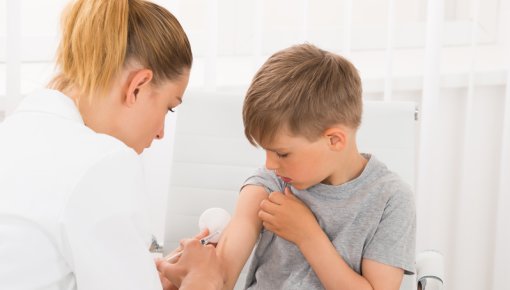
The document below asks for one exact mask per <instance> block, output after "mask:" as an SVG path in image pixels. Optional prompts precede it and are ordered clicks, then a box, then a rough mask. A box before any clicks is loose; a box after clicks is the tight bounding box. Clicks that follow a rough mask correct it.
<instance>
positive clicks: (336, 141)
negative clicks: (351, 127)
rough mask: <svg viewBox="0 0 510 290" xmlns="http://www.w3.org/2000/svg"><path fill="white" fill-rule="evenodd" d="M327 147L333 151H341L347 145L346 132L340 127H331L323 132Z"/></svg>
mask: <svg viewBox="0 0 510 290" xmlns="http://www.w3.org/2000/svg"><path fill="white" fill-rule="evenodd" d="M324 137H325V138H326V139H327V142H328V146H329V147H330V148H331V149H332V150H335V151H338V150H342V149H344V148H345V146H346V145H347V132H346V131H345V130H344V129H342V128H341V127H333V128H329V129H327V130H326V131H324Z"/></svg>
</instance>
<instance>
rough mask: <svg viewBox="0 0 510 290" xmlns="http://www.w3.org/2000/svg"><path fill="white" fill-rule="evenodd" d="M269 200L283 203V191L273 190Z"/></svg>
mask: <svg viewBox="0 0 510 290" xmlns="http://www.w3.org/2000/svg"><path fill="white" fill-rule="evenodd" d="M269 200H270V201H272V202H274V203H276V204H282V202H283V200H284V198H283V194H282V193H281V192H278V191H273V192H271V194H270V195H269Z"/></svg>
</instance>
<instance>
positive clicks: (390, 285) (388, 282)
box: [259, 188, 403, 290]
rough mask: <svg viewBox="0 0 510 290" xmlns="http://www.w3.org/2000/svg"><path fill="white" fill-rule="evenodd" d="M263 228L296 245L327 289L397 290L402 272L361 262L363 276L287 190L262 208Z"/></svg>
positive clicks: (274, 195)
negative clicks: (342, 255)
mask: <svg viewBox="0 0 510 290" xmlns="http://www.w3.org/2000/svg"><path fill="white" fill-rule="evenodd" d="M259 216H260V217H261V219H262V221H263V225H264V226H265V227H266V228H267V229H268V230H270V231H272V232H274V233H275V234H277V235H278V236H280V237H282V238H284V239H286V240H288V241H290V242H292V243H294V244H296V246H298V248H299V249H300V251H301V253H302V254H303V256H304V257H305V259H306V260H307V261H308V263H309V264H310V266H311V267H312V269H313V270H314V272H315V274H317V277H318V278H319V280H320V281H321V283H322V285H323V286H324V288H325V289H341V290H348V289H356V290H365V289H366V290H379V289H381V290H382V289H384V290H389V289H392V290H398V289H399V287H400V283H401V281H402V276H403V270H402V269H399V268H395V267H392V266H388V265H384V264H381V263H378V262H375V261H371V260H367V259H365V260H363V261H362V273H363V276H361V275H359V274H358V273H356V272H355V271H354V270H353V269H351V268H350V267H349V265H348V264H347V263H346V262H345V261H344V260H343V258H342V257H341V256H340V255H339V254H338V252H337V250H336V249H335V247H334V246H333V244H332V243H331V241H330V240H329V238H328V236H327V235H326V233H324V231H323V230H322V228H321V227H320V225H319V224H318V222H317V220H316V219H315V216H314V215H313V213H312V212H311V211H310V209H309V208H308V207H307V206H306V205H305V204H304V203H303V202H302V201H301V200H299V198H297V197H296V196H294V195H293V194H292V192H291V191H290V190H289V189H288V188H287V189H286V190H285V193H281V192H273V193H271V195H270V196H269V199H268V200H266V201H264V202H263V203H262V204H261V212H260V213H259Z"/></svg>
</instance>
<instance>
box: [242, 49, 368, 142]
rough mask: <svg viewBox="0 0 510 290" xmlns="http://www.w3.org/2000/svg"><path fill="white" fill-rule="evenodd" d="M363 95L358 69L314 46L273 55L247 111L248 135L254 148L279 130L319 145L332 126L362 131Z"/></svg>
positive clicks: (248, 100) (252, 88)
mask: <svg viewBox="0 0 510 290" xmlns="http://www.w3.org/2000/svg"><path fill="white" fill-rule="evenodd" d="M362 107H363V105H362V89H361V80H360V77H359V74H358V71H357V70H356V68H355V67H354V65H353V64H352V63H350V62H349V61H348V60H346V59H345V58H343V57H341V56H339V55H336V54H334V53H331V52H328V51H324V50H322V49H319V48H317V47H316V46H314V45H311V44H301V45H296V46H292V47H290V48H287V49H284V50H282V51H279V52H277V53H275V54H273V55H272V56H271V57H270V58H269V59H268V60H267V61H266V62H265V63H264V64H263V65H262V67H261V68H260V69H259V71H258V72H257V74H256V75H255V77H254V79H253V81H252V83H251V85H250V87H249V89H248V92H247V93H246V97H245V100H244V106H243V121H244V133H245V135H246V137H247V138H248V140H249V141H250V143H252V144H253V145H257V144H258V145H263V144H268V142H271V141H272V140H273V139H274V137H275V136H276V134H277V133H278V131H279V130H281V129H283V128H286V129H288V130H290V133H291V134H293V135H301V136H304V137H306V138H307V139H309V140H310V141H314V140H316V139H317V138H318V137H319V136H320V135H321V134H322V133H323V132H324V130H326V129H327V128H328V127H329V126H332V125H335V124H343V125H347V126H349V127H352V128H358V127H359V125H360V123H361V114H362Z"/></svg>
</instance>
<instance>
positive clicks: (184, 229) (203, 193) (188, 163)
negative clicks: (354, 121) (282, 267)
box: [164, 92, 442, 290]
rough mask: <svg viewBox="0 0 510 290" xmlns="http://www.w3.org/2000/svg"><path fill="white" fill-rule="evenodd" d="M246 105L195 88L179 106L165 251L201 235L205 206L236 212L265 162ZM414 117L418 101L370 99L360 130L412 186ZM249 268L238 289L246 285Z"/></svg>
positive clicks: (363, 144) (368, 145) (364, 141)
mask: <svg viewBox="0 0 510 290" xmlns="http://www.w3.org/2000/svg"><path fill="white" fill-rule="evenodd" d="M242 103H243V96H242V94H234V93H205V92H191V93H188V94H187V95H186V97H185V100H184V103H183V105H182V106H181V107H179V110H178V116H177V125H176V128H175V130H176V132H175V139H174V142H175V143H174V154H173V161H172V169H171V178H170V192H169V198H168V207H167V208H168V209H167V220H166V224H167V226H166V232H165V242H164V252H165V253H168V252H169V251H171V250H173V249H174V248H175V247H177V245H178V241H179V240H180V239H182V238H183V237H190V236H193V235H194V234H196V232H197V230H198V228H197V222H198V217H199V215H200V214H201V213H202V212H203V211H204V210H205V209H207V208H210V207H222V208H225V209H226V210H227V211H229V212H231V213H232V212H233V210H234V207H235V202H236V199H237V195H238V192H239V188H240V185H241V184H242V183H243V181H244V180H245V179H246V178H247V177H248V176H250V175H251V174H252V173H253V172H254V170H255V169H256V168H258V167H260V166H263V165H264V157H265V155H264V152H263V151H262V150H260V149H256V148H255V147H253V146H252V145H251V144H249V143H248V141H247V140H246V138H245V136H244V129H243V123H242V116H241V114H242ZM415 118H416V109H415V104H414V103H409V102H366V103H365V105H364V115H363V124H362V126H361V128H360V130H359V133H358V142H359V146H360V151H362V152H371V153H374V154H375V155H376V156H377V157H378V159H380V160H382V161H384V162H385V163H386V164H387V165H388V166H389V168H391V169H392V170H393V171H395V172H397V173H399V174H400V175H401V176H402V178H403V179H404V180H405V181H406V182H408V183H409V184H411V185H413V184H414V173H415V148H416V144H415V134H416V121H415ZM170 130H171V129H170ZM247 265H249V262H248V263H247ZM418 267H419V265H418ZM245 270H246V269H245ZM245 270H243V272H242V273H241V276H240V278H239V281H238V284H237V285H236V289H242V287H243V286H244V280H245V279H244V278H245V272H246V271H245ZM427 271H428V270H427ZM418 272H419V270H418ZM427 273H428V272H427ZM434 274H435V275H436V274H437V273H434ZM429 276H433V275H429V274H423V275H422V276H419V277H420V278H422V279H423V280H422V281H421V282H422V284H423V283H424V282H425V280H426V279H430V277H429ZM436 276H437V275H436ZM441 277H442V276H441ZM434 281H435V280H434ZM439 281H441V279H439ZM434 283H435V282H430V283H427V286H426V287H429V286H431V285H435V284H434ZM441 284H442V281H441ZM416 285H417V281H416V275H415V276H406V278H405V279H404V282H403V284H402V287H401V289H406V290H407V289H409V290H410V289H416V288H417V287H416ZM427 289H431V288H427Z"/></svg>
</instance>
